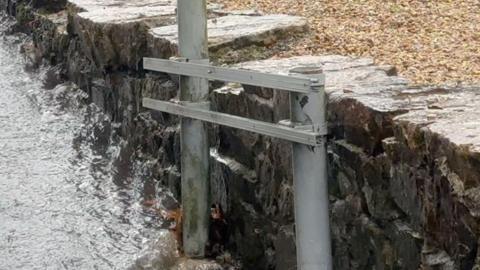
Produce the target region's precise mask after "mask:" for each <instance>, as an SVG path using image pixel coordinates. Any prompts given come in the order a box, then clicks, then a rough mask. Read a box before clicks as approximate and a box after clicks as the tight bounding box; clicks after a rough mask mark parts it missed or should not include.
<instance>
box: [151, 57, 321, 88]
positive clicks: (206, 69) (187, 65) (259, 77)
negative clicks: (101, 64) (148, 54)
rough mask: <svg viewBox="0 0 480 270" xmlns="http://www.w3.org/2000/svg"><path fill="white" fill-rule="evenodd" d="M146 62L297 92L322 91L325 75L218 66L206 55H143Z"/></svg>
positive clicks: (155, 67)
mask: <svg viewBox="0 0 480 270" xmlns="http://www.w3.org/2000/svg"><path fill="white" fill-rule="evenodd" d="M143 65H144V68H145V69H147V70H153V71H159V72H166V73H172V74H178V75H181V76H191V77H199V78H205V79H209V80H218V81H226V82H236V83H241V84H246V85H255V86H259V87H266V88H272V89H278V90H287V91H291V92H298V93H312V92H319V91H321V90H322V87H321V86H322V85H323V84H324V77H323V75H321V76H319V77H318V78H313V79H312V78H305V77H301V76H287V75H277V74H268V73H261V72H256V71H251V70H243V69H233V68H224V67H215V66H211V65H209V64H208V62H206V59H200V60H188V59H186V58H183V59H181V58H175V61H171V60H164V59H156V58H144V59H143Z"/></svg>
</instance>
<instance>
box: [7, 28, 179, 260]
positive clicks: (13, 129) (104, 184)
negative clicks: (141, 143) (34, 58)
mask: <svg viewBox="0 0 480 270" xmlns="http://www.w3.org/2000/svg"><path fill="white" fill-rule="evenodd" d="M0 21H2V20H1V19H0ZM1 24H2V26H1V27H0V269H2V270H3V269H5V270H7V269H8V270H10V269H29V270H31V269H127V268H129V267H132V263H133V262H134V261H135V260H136V259H137V258H139V257H140V256H142V255H143V256H144V257H145V256H146V257H148V256H151V257H154V256H156V257H158V253H162V254H164V255H165V254H167V255H168V256H170V255H171V254H170V253H171V252H172V248H171V247H165V249H164V250H161V249H160V250H158V245H159V243H160V245H161V244H162V243H163V244H165V243H171V241H170V240H171V239H170V238H171V236H169V234H168V233H167V231H166V230H165V229H162V225H161V223H162V222H161V221H160V220H158V217H157V216H156V214H155V212H154V211H151V209H148V208H146V207H144V206H143V205H142V204H141V202H142V198H143V190H144V187H143V185H142V179H143V178H145V177H147V174H145V173H144V169H143V168H142V166H141V164H135V163H132V162H130V161H129V160H128V158H125V157H122V156H121V154H120V153H121V152H122V151H120V149H121V148H122V144H124V143H125V142H123V141H122V140H119V139H114V136H113V135H112V132H110V131H109V130H110V128H111V127H112V126H113V128H115V125H110V123H109V121H108V118H107V117H106V116H104V115H103V114H102V113H101V112H99V111H98V110H96V109H95V107H94V106H92V105H86V102H85V99H86V95H85V94H84V93H83V92H82V91H81V90H79V89H76V88H75V87H74V86H72V85H69V84H63V85H58V86H56V87H54V88H53V89H46V87H45V85H46V84H45V81H46V80H47V81H48V80H49V76H50V75H51V74H52V71H51V70H49V69H48V68H40V70H37V71H34V72H27V71H25V69H24V66H25V60H24V56H23V55H22V54H20V53H19V46H20V43H21V41H22V39H23V38H22V37H19V36H7V35H5V34H4V33H3V32H5V27H6V26H5V24H6V23H5V20H3V22H2V23H1ZM2 27H3V29H2ZM47 88H50V87H47ZM102 136H104V137H103V138H102ZM119 160H123V161H122V162H118V161H119ZM159 189H160V190H161V188H159ZM165 193H167V192H165ZM158 196H161V194H160V195H158ZM156 239H163V240H161V241H159V242H156V243H154V244H155V245H157V247H156V248H157V250H156V251H155V252H156V253H155V252H154V253H155V254H154V255H151V253H152V250H154V249H152V248H150V249H148V248H146V247H147V246H149V245H152V241H153V240H156ZM169 239H170V240H169ZM164 240H165V241H166V242H165V241H164ZM157 241H158V240H157ZM169 241H170V242H169ZM154 242H155V241H154ZM145 250H148V252H146V251H145ZM146 253H150V255H145V254H146ZM167 255H165V256H167ZM145 260H151V259H145Z"/></svg>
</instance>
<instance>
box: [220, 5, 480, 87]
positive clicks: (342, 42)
mask: <svg viewBox="0 0 480 270" xmlns="http://www.w3.org/2000/svg"><path fill="white" fill-rule="evenodd" d="M212 2H217V3H221V4H224V5H225V7H226V8H227V9H256V10H258V11H260V12H263V13H285V14H292V15H300V16H305V17H307V18H308V20H309V25H310V28H311V29H310V32H309V33H307V34H306V35H305V36H303V37H301V38H300V39H298V40H296V41H295V42H293V43H292V44H289V46H287V51H283V52H278V53H277V55H276V56H279V57H286V56H291V55H303V54H332V53H334V54H342V55H351V56H367V57H372V58H374V59H375V60H376V61H377V63H379V64H390V65H394V66H396V67H397V68H398V70H399V73H400V74H401V75H403V76H405V77H407V78H409V79H410V80H411V81H412V82H414V83H416V84H441V83H458V82H464V83H479V82H480V1H479V0H450V1H447V0H438V1H435V0H433V1H431V0H430V1H429V0H423V1H422V0H411V1H407V0H397V1H391V0H389V1H382V0H212Z"/></svg>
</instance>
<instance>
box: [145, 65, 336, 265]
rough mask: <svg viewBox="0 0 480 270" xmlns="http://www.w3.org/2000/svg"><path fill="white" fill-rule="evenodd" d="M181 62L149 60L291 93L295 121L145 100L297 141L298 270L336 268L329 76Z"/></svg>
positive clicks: (172, 69)
mask: <svg viewBox="0 0 480 270" xmlns="http://www.w3.org/2000/svg"><path fill="white" fill-rule="evenodd" d="M180 61H181V62H179V61H178V60H177V61H173V60H161V59H153V58H145V59H144V67H145V69H148V70H153V71H159V72H166V73H171V74H180V75H184V76H195V77H199V78H207V79H210V80H219V81H229V82H238V83H242V84H247V85H253V86H261V87H268V88H273V89H276V90H286V91H289V92H290V106H291V108H290V111H291V119H290V120H289V121H282V122H281V123H280V124H274V123H268V122H263V121H257V120H252V119H248V118H243V117H239V116H234V115H229V114H225V113H220V112H214V111H211V110H210V109H209V106H208V104H205V102H196V103H195V102H194V103H190V102H176V103H175V102H170V101H160V100H154V99H150V98H144V99H143V106H144V107H146V108H150V109H154V110H158V111H162V112H167V113H171V114H176V115H179V116H181V117H187V118H191V119H196V120H201V121H205V122H209V123H213V124H218V125H224V126H229V127H233V128H238V129H242V130H247V131H251V132H255V133H259V134H263V135H267V136H272V137H277V138H280V139H285V140H288V141H291V142H293V174H294V194H295V220H296V224H297V225H296V239H297V262H298V263H297V264H298V269H300V270H319V269H321V270H331V269H332V258H331V246H330V245H331V239H330V223H329V210H328V209H329V207H328V205H329V201H328V184H327V159H326V141H325V136H326V134H327V128H326V104H325V93H324V76H323V74H316V75H314V76H313V77H311V78H309V77H307V75H305V76H298V75H297V76H285V75H275V74H265V73H259V72H254V71H245V70H238V69H231V68H218V67H212V66H209V65H205V64H197V63H189V62H188V61H186V60H185V59H180ZM309 76H311V75H309ZM305 101H307V102H305ZM207 103H208V102H207Z"/></svg>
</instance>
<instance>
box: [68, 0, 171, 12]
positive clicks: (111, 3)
mask: <svg viewBox="0 0 480 270" xmlns="http://www.w3.org/2000/svg"><path fill="white" fill-rule="evenodd" d="M68 2H69V4H71V5H73V6H75V7H76V8H78V9H80V10H83V11H96V10H99V9H106V8H129V7H143V8H144V9H145V11H146V10H147V9H148V8H151V7H156V6H176V2H177V1H175V0H135V1H129V0H69V1H68Z"/></svg>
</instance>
